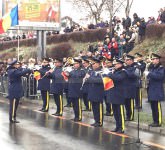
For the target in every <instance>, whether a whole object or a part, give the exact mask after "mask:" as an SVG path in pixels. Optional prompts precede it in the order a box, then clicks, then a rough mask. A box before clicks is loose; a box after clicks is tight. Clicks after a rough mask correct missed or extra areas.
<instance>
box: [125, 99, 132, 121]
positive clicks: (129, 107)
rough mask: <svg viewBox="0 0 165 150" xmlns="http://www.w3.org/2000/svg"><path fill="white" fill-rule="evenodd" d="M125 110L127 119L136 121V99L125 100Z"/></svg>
mask: <svg viewBox="0 0 165 150" xmlns="http://www.w3.org/2000/svg"><path fill="white" fill-rule="evenodd" d="M125 109H126V119H127V120H130V121H132V120H134V99H132V98H127V99H125Z"/></svg>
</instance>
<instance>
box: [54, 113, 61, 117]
mask: <svg viewBox="0 0 165 150" xmlns="http://www.w3.org/2000/svg"><path fill="white" fill-rule="evenodd" d="M52 115H54V116H62V114H60V113H54V114H52Z"/></svg>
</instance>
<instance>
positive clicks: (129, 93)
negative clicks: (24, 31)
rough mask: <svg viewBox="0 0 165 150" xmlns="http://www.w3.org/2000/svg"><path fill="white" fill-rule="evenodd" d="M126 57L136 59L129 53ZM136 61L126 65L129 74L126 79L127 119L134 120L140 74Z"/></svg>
mask: <svg viewBox="0 0 165 150" xmlns="http://www.w3.org/2000/svg"><path fill="white" fill-rule="evenodd" d="M126 59H132V60H133V59H134V57H133V56H131V55H127V58H126ZM135 65H136V64H135V63H133V64H131V65H127V66H126V67H125V72H126V74H127V78H126V79H125V85H126V87H125V89H126V94H125V108H126V120H127V121H132V120H134V99H135V97H136V87H137V82H138V78H139V77H138V75H137V74H136V72H135V71H136V67H135Z"/></svg>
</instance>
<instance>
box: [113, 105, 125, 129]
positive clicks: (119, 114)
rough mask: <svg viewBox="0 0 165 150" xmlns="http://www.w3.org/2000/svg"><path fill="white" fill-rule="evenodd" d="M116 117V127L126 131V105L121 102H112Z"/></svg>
mask: <svg viewBox="0 0 165 150" xmlns="http://www.w3.org/2000/svg"><path fill="white" fill-rule="evenodd" d="M112 108H113V113H114V118H115V120H116V129H117V130H122V131H124V129H125V118H124V107H123V105H120V104H112Z"/></svg>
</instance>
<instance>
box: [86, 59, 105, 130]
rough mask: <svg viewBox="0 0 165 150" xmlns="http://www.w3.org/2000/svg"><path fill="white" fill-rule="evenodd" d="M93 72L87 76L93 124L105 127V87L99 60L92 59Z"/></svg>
mask: <svg viewBox="0 0 165 150" xmlns="http://www.w3.org/2000/svg"><path fill="white" fill-rule="evenodd" d="M92 69H93V70H92V71H91V72H89V74H87V75H86V78H87V82H88V83H89V87H88V99H90V101H91V103H92V110H93V115H94V120H95V122H94V123H93V124H91V126H94V127H102V126H103V99H104V85H103V80H102V76H101V74H100V71H101V61H100V59H99V58H93V59H92Z"/></svg>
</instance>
